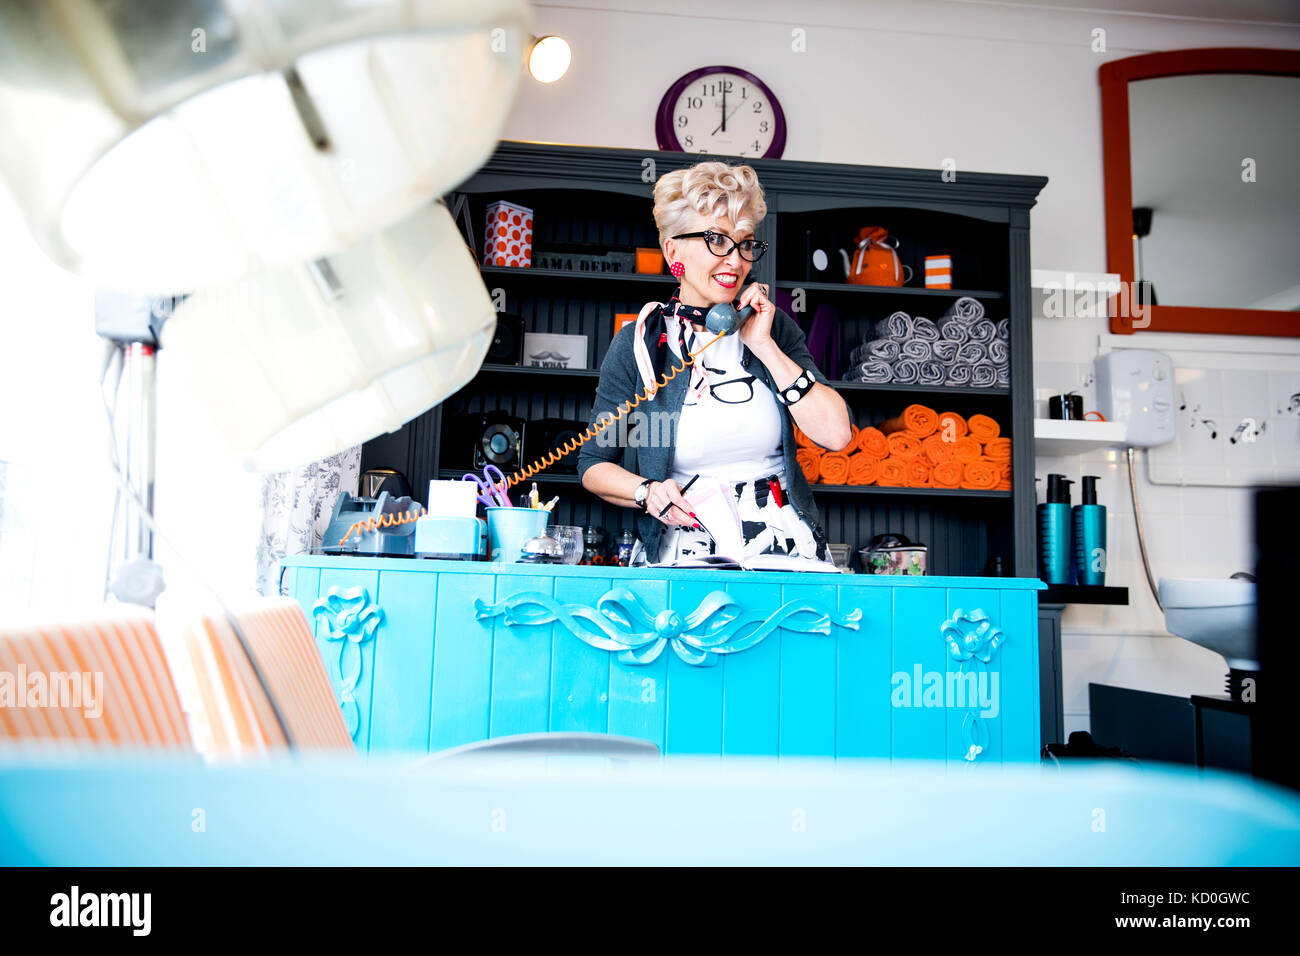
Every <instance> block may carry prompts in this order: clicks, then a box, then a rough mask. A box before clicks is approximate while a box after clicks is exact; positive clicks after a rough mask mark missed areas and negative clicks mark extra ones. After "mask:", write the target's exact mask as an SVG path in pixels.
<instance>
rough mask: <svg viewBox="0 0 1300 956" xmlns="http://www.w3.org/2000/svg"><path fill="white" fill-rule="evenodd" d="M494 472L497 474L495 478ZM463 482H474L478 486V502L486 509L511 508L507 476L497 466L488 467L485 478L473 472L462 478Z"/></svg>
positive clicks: (484, 470) (485, 468)
mask: <svg viewBox="0 0 1300 956" xmlns="http://www.w3.org/2000/svg"><path fill="white" fill-rule="evenodd" d="M493 472H496V475H495V477H494V476H493V474H492V473H493ZM460 480H461V481H472V482H474V484H476V485H478V501H479V504H481V505H483V506H484V507H485V508H511V507H513V505H511V503H510V496H509V495H507V494H506V476H505V475H503V474H502V473H501V469H500V468H498V467H497V466H496V465H487V466H486V467H484V469H483V477H481V478H480V477H479V476H478V475H476V474H474V473H473V472H468V473H466V474H464V475H462V476H461V479H460Z"/></svg>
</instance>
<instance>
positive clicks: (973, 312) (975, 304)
mask: <svg viewBox="0 0 1300 956" xmlns="http://www.w3.org/2000/svg"><path fill="white" fill-rule="evenodd" d="M943 316H944V318H958V319H963V320H965V321H967V322H970V321H973V320H975V319H982V318H984V306H983V305H981V304H980V302H979V300H978V299H972V298H971V297H970V296H968V295H964V296H962V297H961V298H960V299H958V300H957V301H956V302H954V303H953V304H952V305H950V306H948V311H946V312H944V314H943Z"/></svg>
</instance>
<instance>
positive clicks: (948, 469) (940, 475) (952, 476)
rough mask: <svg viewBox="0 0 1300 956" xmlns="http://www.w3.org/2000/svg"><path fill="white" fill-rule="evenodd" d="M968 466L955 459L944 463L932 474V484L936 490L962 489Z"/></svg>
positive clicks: (936, 466)
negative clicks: (962, 481) (963, 475)
mask: <svg viewBox="0 0 1300 956" xmlns="http://www.w3.org/2000/svg"><path fill="white" fill-rule="evenodd" d="M965 470H966V465H965V463H963V462H960V461H958V460H957V459H955V458H950V459H948V461H942V462H940V463H939V464H937V465H935V466H934V470H933V471H932V472H930V483H931V484H932V485H933V486H934V487H935V488H960V487H961V478H962V474H963V473H964V472H965Z"/></svg>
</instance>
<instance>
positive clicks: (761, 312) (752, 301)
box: [736, 282, 776, 352]
mask: <svg viewBox="0 0 1300 956" xmlns="http://www.w3.org/2000/svg"><path fill="white" fill-rule="evenodd" d="M747 305H752V306H753V307H754V314H753V315H751V316H750V317H749V318H748V319H746V320H745V321H744V323H743V324H742V325H741V326H740V332H739V335H740V341H742V342H744V343H745V345H746V346H748V347H749V350H750V351H751V352H757V351H761V350H762V348H763V346H765V345H767V344H768V343H770V342H771V341H772V321H773V320H774V319H775V318H776V306H775V305H773V304H772V300H771V299H769V298H768V297H767V286H766V285H764V284H763V283H762V282H751V283H750V284H749V285H747V286H745V291H743V292H742V293H741V294H740V300H739V305H737V306H736V308H737V309H743V308H744V307H745V306H747Z"/></svg>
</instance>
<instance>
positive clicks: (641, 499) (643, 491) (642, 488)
mask: <svg viewBox="0 0 1300 956" xmlns="http://www.w3.org/2000/svg"><path fill="white" fill-rule="evenodd" d="M650 484H651V482H650V479H649V478H647V479H646V480H645V481H643V482H641V484H639V485H637V486H636V491H634V492H632V500H633V501H634V502H636V506H637V507H638V508H640V509H641V510H642V511H645V510H646V507H645V501H646V499H647V498H649V497H650Z"/></svg>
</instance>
